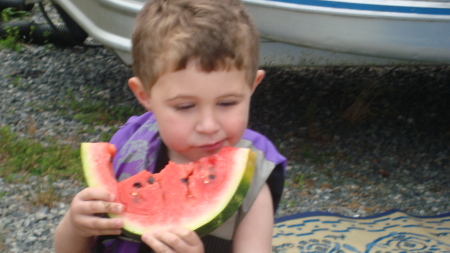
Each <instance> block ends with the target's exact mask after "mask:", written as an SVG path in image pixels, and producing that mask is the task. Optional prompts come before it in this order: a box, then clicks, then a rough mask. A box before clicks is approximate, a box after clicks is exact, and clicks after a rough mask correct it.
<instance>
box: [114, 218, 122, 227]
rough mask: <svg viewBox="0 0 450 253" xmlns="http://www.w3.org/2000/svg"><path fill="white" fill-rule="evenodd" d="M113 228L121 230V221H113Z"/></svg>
mask: <svg viewBox="0 0 450 253" xmlns="http://www.w3.org/2000/svg"><path fill="white" fill-rule="evenodd" d="M114 226H115V227H116V228H121V227H122V221H121V220H116V221H114Z"/></svg>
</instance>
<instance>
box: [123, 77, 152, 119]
mask: <svg viewBox="0 0 450 253" xmlns="http://www.w3.org/2000/svg"><path fill="white" fill-rule="evenodd" d="M128 86H129V87H130V89H131V91H132V92H133V94H134V96H135V97H136V99H137V100H138V101H139V103H140V104H141V105H142V106H143V107H144V108H145V109H146V110H147V111H151V106H150V94H147V92H146V91H145V89H144V86H143V85H142V82H141V80H140V79H139V78H137V77H132V78H130V79H129V80H128Z"/></svg>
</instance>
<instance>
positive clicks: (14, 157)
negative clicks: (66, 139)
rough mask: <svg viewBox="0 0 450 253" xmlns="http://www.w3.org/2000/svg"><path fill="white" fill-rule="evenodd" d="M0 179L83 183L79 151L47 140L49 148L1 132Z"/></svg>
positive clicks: (3, 131)
mask: <svg viewBox="0 0 450 253" xmlns="http://www.w3.org/2000/svg"><path fill="white" fill-rule="evenodd" d="M0 139H1V140H2V142H1V146H0V176H1V177H4V178H5V180H6V181H8V182H17V181H21V180H24V179H25V178H27V177H29V176H32V175H36V176H40V177H43V176H48V178H49V179H56V178H67V179H76V180H81V179H82V171H81V162H80V154H79V149H78V148H73V147H72V146H69V145H61V144H58V143H57V141H56V140H49V143H50V144H48V145H44V144H42V143H40V142H38V141H35V140H30V139H23V138H20V137H19V136H17V135H16V134H14V133H11V131H10V129H9V128H8V127H2V128H0Z"/></svg>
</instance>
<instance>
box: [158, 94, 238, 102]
mask: <svg viewBox="0 0 450 253" xmlns="http://www.w3.org/2000/svg"><path fill="white" fill-rule="evenodd" d="M229 97H234V98H242V97H244V95H243V94H241V93H236V92H232V93H227V94H225V95H222V96H220V97H218V99H222V98H229ZM193 98H194V99H195V98H196V96H195V95H194V96H192V95H183V94H180V95H174V96H173V97H170V98H168V99H166V101H174V100H177V99H193Z"/></svg>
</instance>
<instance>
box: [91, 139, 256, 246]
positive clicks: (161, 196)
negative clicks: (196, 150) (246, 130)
mask: <svg viewBox="0 0 450 253" xmlns="http://www.w3.org/2000/svg"><path fill="white" fill-rule="evenodd" d="M96 145H101V146H105V145H106V146H108V145H111V144H107V143H106V144H105V143H83V144H82V150H83V149H85V150H90V151H91V152H93V150H95V151H99V150H103V151H107V150H108V149H107V148H102V149H100V148H98V149H94V148H93V146H96ZM109 150H113V149H112V148H110V149H109ZM99 152H100V151H99ZM85 153H88V151H85V152H83V151H82V154H85ZM112 155H113V154H112ZM101 157H102V158H98V159H96V160H101V159H106V158H108V156H104V155H103V156H101ZM86 158H87V159H91V160H94V159H93V155H92V154H90V156H86V157H82V159H83V166H84V167H85V168H84V170H85V175H86V178H87V182H88V185H90V183H89V182H96V183H97V182H101V184H104V186H106V188H108V189H109V190H111V191H112V192H114V191H116V192H117V195H116V196H117V202H121V203H123V204H124V205H125V211H124V213H123V214H121V215H118V216H116V215H110V216H112V217H120V218H122V219H123V220H124V230H125V232H126V233H127V234H128V235H131V236H133V237H137V238H139V237H140V235H142V234H143V233H144V232H145V231H151V230H155V229H159V228H165V227H167V226H170V225H179V226H184V227H187V228H190V229H192V230H195V231H196V232H197V233H198V234H199V235H200V236H202V235H205V234H208V233H210V232H212V231H213V230H214V229H215V228H217V227H218V226H220V225H221V224H222V223H223V222H225V221H226V220H227V219H228V218H230V217H231V216H232V215H233V214H234V213H235V212H236V211H237V209H238V208H239V206H240V205H241V203H242V201H243V199H244V197H245V195H246V193H247V191H248V188H249V186H250V183H251V180H252V178H253V173H254V163H255V154H254V153H253V152H252V151H250V150H249V149H243V148H234V147H224V148H223V149H222V150H221V151H220V152H219V153H218V154H215V155H212V156H210V157H204V158H201V159H200V160H198V161H197V162H191V163H188V164H175V163H173V162H169V164H168V165H167V166H166V167H165V168H164V169H163V170H162V171H161V172H160V173H156V174H153V173H150V172H148V171H142V172H140V173H138V174H136V175H134V176H132V177H130V178H127V179H125V180H123V181H121V182H119V183H117V182H116V180H115V179H114V180H111V179H110V174H108V173H109V172H110V171H112V165H111V163H110V162H108V163H107V162H104V163H103V164H101V163H98V162H97V163H95V164H97V165H100V164H101V166H103V165H106V164H108V166H107V168H105V167H103V168H98V167H97V168H96V167H92V166H91V162H89V161H85V160H86ZM108 159H109V158H108ZM92 170H94V171H95V170H97V171H102V173H92V172H91V171H92ZM106 170H107V171H108V173H106ZM103 173H105V174H106V175H107V176H106V177H105V178H101V179H95V180H94V179H92V178H89V177H101V176H100V175H101V174H103ZM111 181H112V182H111ZM114 185H115V186H116V187H114ZM90 186H96V187H99V186H98V184H97V185H90Z"/></svg>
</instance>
